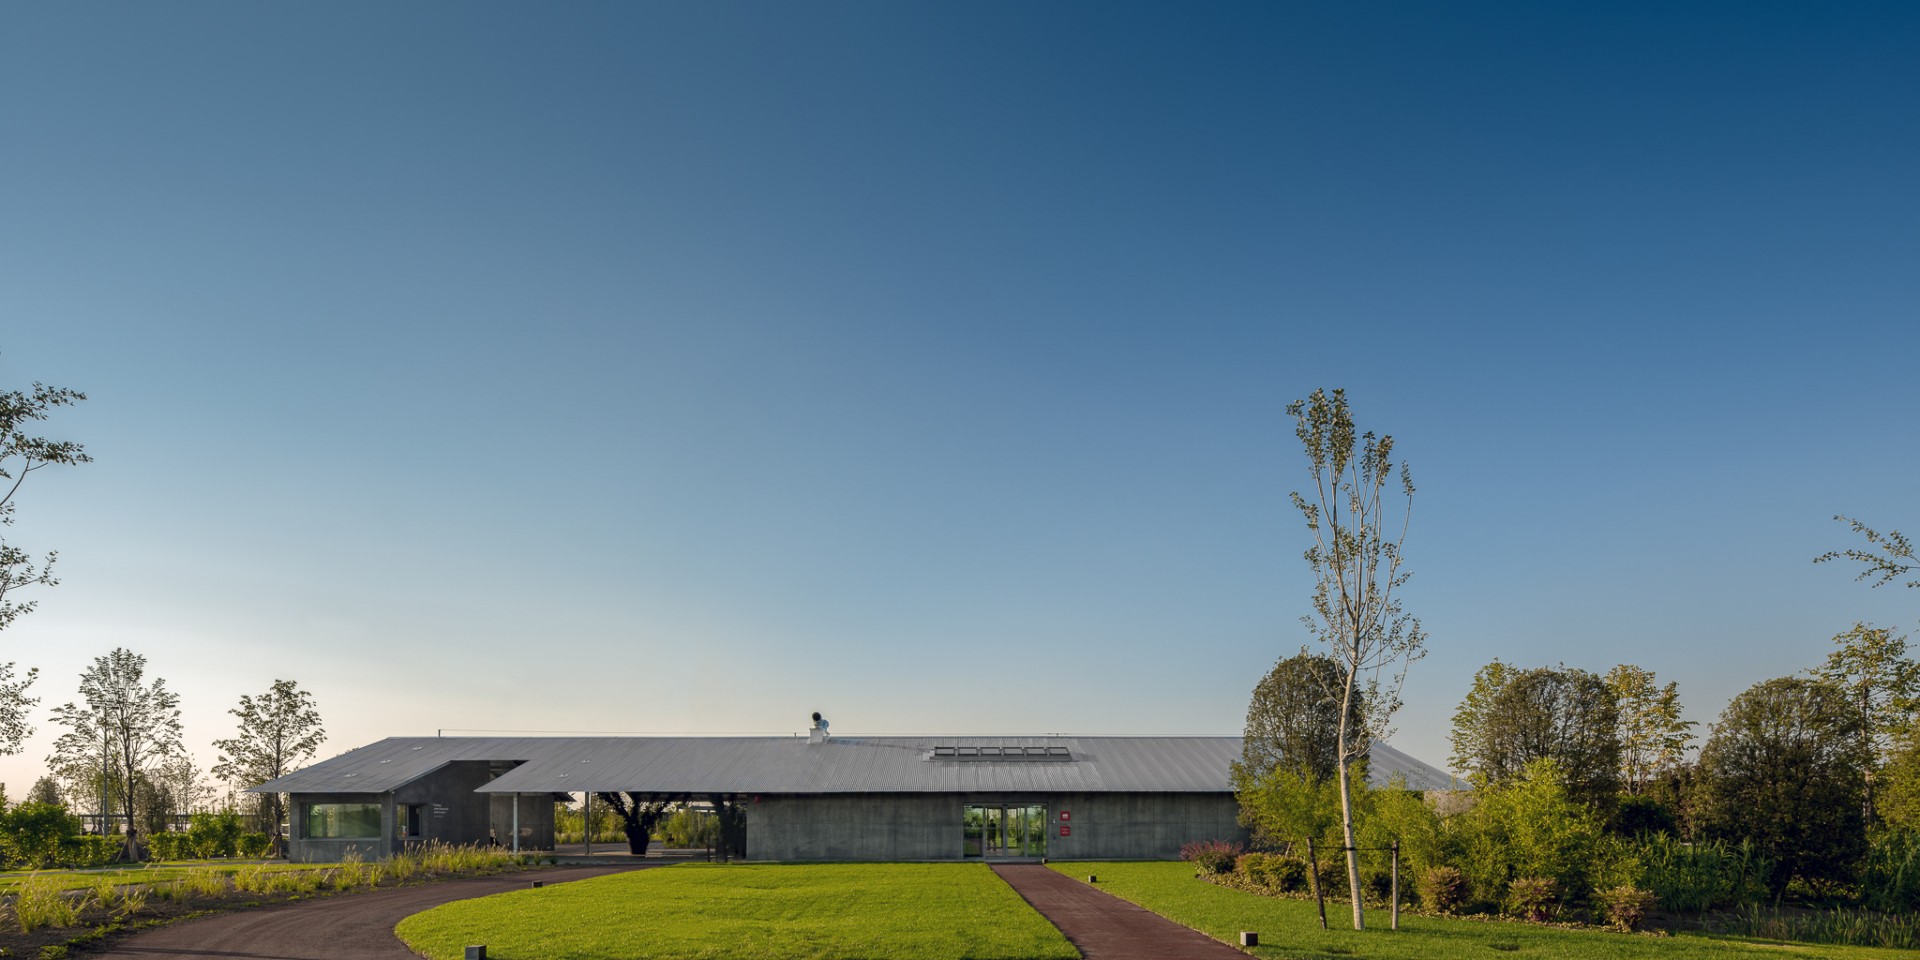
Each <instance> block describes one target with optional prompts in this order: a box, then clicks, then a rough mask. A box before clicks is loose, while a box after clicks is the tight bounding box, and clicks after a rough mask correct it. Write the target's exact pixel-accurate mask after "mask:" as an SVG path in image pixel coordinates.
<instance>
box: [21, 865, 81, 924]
mask: <svg viewBox="0 0 1920 960" xmlns="http://www.w3.org/2000/svg"><path fill="white" fill-rule="evenodd" d="M13 919H14V922H15V923H17V924H19V925H20V932H22V933H32V932H33V931H35V930H38V929H40V928H41V927H71V926H73V925H74V924H76V923H79V922H80V905H79V904H78V903H77V902H76V901H75V900H74V899H73V898H71V897H68V896H67V895H66V894H65V893H64V892H62V891H61V889H60V884H58V883H56V882H54V881H53V880H51V879H49V878H46V877H42V876H40V875H39V874H37V873H36V874H34V875H33V876H31V877H28V878H27V879H25V880H22V881H21V882H20V884H19V885H18V886H16V887H15V888H14V895H13Z"/></svg>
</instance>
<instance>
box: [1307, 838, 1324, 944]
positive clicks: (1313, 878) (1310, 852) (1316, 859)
mask: <svg viewBox="0 0 1920 960" xmlns="http://www.w3.org/2000/svg"><path fill="white" fill-rule="evenodd" d="M1307 880H1308V881H1310V882H1311V883H1312V884H1313V902H1314V903H1317V904H1319V905H1320V929H1322V930H1325V929H1326V928H1327V892H1326V891H1325V890H1322V889H1320V856H1319V855H1318V854H1317V853H1315V852H1314V849H1313V838H1312V837H1308V838H1307Z"/></svg>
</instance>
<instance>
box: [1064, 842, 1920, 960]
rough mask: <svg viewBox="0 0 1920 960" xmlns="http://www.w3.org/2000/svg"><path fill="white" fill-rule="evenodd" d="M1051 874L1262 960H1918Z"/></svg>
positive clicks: (1157, 870) (1145, 867)
mask: <svg viewBox="0 0 1920 960" xmlns="http://www.w3.org/2000/svg"><path fill="white" fill-rule="evenodd" d="M1050 866H1052V867H1053V869H1055V870H1058V871H1060V872H1061V873H1064V874H1067V875H1068V876H1071V877H1075V878H1078V879H1082V880H1084V879H1085V878H1086V875H1087V874H1095V875H1097V876H1098V877H1099V878H1100V882H1099V888H1100V889H1101V890H1104V891H1106V892H1107V893H1111V894H1113V895H1114V896H1117V897H1120V898H1122V899H1125V900H1131V901H1133V902H1134V903H1137V904H1139V905H1141V906H1143V907H1145V908H1147V909H1148V910H1151V911H1153V912H1154V913H1157V914H1160V915H1161V916H1163V917H1166V918H1168V919H1170V920H1174V921H1176V922H1178V923H1182V924H1185V925H1186V926H1189V927H1192V928H1194V929H1196V930H1199V931H1200V932H1202V933H1205V934H1207V935H1209V936H1211V937H1214V938H1215V939H1219V940H1224V941H1228V942H1232V943H1237V942H1238V941H1239V936H1240V931H1242V930H1253V931H1256V932H1258V933H1259V934H1260V946H1259V947H1256V948H1254V950H1253V954H1254V955H1255V956H1258V957H1271V958H1276V960H1279V958H1284V960H1347V958H1352V957H1360V958H1374V960H1453V958H1473V960H1490V958H1494V957H1555V958H1566V960H1707V958H1712V960H1741V958H1749V957H1752V958H1758V957H1775V958H1778V957H1822V958H1832V960H1894V958H1901V960H1912V958H1913V956H1914V954H1913V953H1912V952H1910V951H1902V950H1886V949H1877V948H1866V947H1836V946H1828V945H1824V944H1821V945H1813V944H1782V943H1777V942H1763V941H1755V940H1745V939H1740V938H1729V937H1710V936H1704V935H1694V934H1680V935H1677V936H1672V937H1656V936H1650V935H1644V934H1620V933H1608V932H1605V931H1599V930H1566V929H1560V928H1556V927H1544V926H1535V925H1532V924H1525V923H1517V922H1501V921H1485V920H1464V919H1458V920H1457V919H1447V918H1440V917H1423V916H1413V915H1410V914H1407V913H1402V914H1401V915H1400V929H1399V930H1398V931H1393V930H1388V929H1386V925H1387V913H1386V911H1385V910H1369V911H1367V923H1368V927H1369V929H1367V930H1366V931H1365V932H1360V933H1356V932H1354V931H1353V930H1352V929H1351V927H1352V915H1351V913H1350V912H1348V911H1349V908H1348V906H1347V905H1346V904H1344V903H1332V902H1329V903H1328V904H1327V923H1328V925H1329V926H1330V927H1332V929H1330V930H1324V931H1323V930H1321V929H1320V918H1319V914H1318V913H1317V912H1316V911H1315V909H1314V905H1313V902H1312V901H1308V900H1282V899H1277V898H1273V897H1263V896H1260V895H1258V894H1253V893H1247V892H1244V891H1241V890H1233V889H1229V888H1227V887H1221V886H1216V885H1214V884H1211V883H1207V882H1206V881H1204V880H1199V879H1196V878H1195V877H1194V875H1193V865H1192V864H1188V863H1056V864H1051V865H1050Z"/></svg>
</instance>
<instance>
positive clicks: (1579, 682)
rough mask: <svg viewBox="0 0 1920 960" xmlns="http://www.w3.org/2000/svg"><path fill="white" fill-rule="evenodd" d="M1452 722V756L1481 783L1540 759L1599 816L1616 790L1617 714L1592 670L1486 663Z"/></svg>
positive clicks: (1603, 683) (1513, 774) (1498, 780)
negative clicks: (1551, 767)
mask: <svg viewBox="0 0 1920 960" xmlns="http://www.w3.org/2000/svg"><path fill="white" fill-rule="evenodd" d="M1483 679H1484V681H1485V682H1484V683H1482V682H1481V681H1482V680H1483ZM1454 722H1455V724H1456V726H1455V728H1454V736H1453V742H1454V749H1455V751H1456V753H1457V754H1459V755H1458V756H1457V758H1456V761H1455V762H1456V763H1460V765H1461V766H1463V767H1465V768H1466V769H1467V771H1468V772H1469V773H1470V774H1471V775H1472V776H1473V778H1474V779H1475V780H1476V782H1478V783H1480V784H1498V783H1502V782H1504V781H1506V780H1508V779H1511V778H1513V777H1516V776H1519V775H1520V774H1521V773H1522V772H1524V771H1525V770H1527V769H1528V768H1529V767H1530V766H1531V765H1532V764H1533V763H1534V761H1536V760H1543V759H1546V760H1552V761H1553V762H1554V770H1555V771H1556V772H1557V773H1558V774H1559V775H1560V776H1562V777H1565V778H1566V786H1567V789H1568V791H1569V792H1570V793H1571V794H1572V795H1573V796H1574V797H1576V798H1577V799H1579V800H1581V801H1582V802H1584V803H1587V804H1589V805H1591V806H1593V807H1594V808H1595V809H1596V810H1599V811H1601V812H1602V813H1603V814H1604V813H1605V812H1606V811H1608V810H1610V809H1611V807H1612V804H1613V802H1614V797H1615V795H1616V794H1618V793H1619V792H1620V734H1619V712H1618V709H1617V708H1616V707H1615V705H1614V700H1613V693H1612V691H1611V690H1609V689H1608V688H1607V684H1606V681H1604V680H1602V679H1601V678H1600V677H1599V675H1597V674H1594V673H1592V672H1590V671H1586V670H1579V669H1575V668H1572V667H1567V666H1560V667H1535V668H1533V669H1531V670H1514V669H1512V668H1510V667H1505V666H1504V665H1502V666H1501V667H1500V668H1499V669H1494V668H1493V667H1492V665H1489V667H1488V668H1487V669H1483V670H1482V671H1481V676H1480V677H1476V684H1475V689H1474V690H1473V691H1470V692H1469V693H1468V699H1467V700H1466V701H1463V702H1462V703H1461V706H1460V709H1459V710H1457V711H1455V714H1454Z"/></svg>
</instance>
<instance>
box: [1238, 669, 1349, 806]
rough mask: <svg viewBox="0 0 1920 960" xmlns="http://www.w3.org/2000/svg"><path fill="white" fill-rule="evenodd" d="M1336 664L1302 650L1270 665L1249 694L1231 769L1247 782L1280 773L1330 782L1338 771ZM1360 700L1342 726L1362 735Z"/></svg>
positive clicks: (1338, 674) (1338, 728)
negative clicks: (1243, 774)
mask: <svg viewBox="0 0 1920 960" xmlns="http://www.w3.org/2000/svg"><path fill="white" fill-rule="evenodd" d="M1340 684H1341V672H1340V664H1339V662H1338V661H1336V660H1334V659H1333V658H1332V657H1329V656H1325V655H1322V654H1314V653H1308V652H1307V651H1305V650H1302V651H1300V652H1299V653H1296V654H1294V655H1293V656H1291V657H1287V658H1286V659H1283V660H1281V661H1280V662H1278V663H1275V664H1274V665H1273V669H1272V670H1270V671H1268V673H1267V675H1266V676H1264V677H1262V678H1260V682H1259V683H1258V684H1257V685H1255V686H1254V688H1253V699H1252V700H1251V701H1250V702H1249V703H1248V704H1247V726H1246V731H1245V735H1244V737H1243V739H1242V741H1241V749H1240V760H1239V762H1238V764H1237V766H1239V767H1241V768H1244V769H1245V770H1246V771H1247V773H1248V774H1249V775H1251V776H1255V777H1258V776H1263V775H1265V774H1266V773H1267V772H1268V771H1270V770H1275V769H1285V770H1288V771H1291V772H1292V773H1294V774H1296V775H1298V776H1301V777H1305V778H1307V779H1311V780H1333V779H1335V778H1336V773H1337V771H1338V769H1339V765H1340V721H1341V716H1340V702H1339V700H1338V698H1336V697H1335V696H1334V693H1335V692H1336V691H1338V690H1339V689H1340ZM1365 716H1366V698H1365V696H1364V695H1362V696H1359V697H1355V698H1353V700H1352V702H1351V703H1350V704H1349V705H1348V711H1347V717H1346V721H1347V724H1348V725H1349V726H1351V727H1354V728H1355V729H1359V730H1361V731H1363V732H1364V730H1365V727H1366V724H1365Z"/></svg>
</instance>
